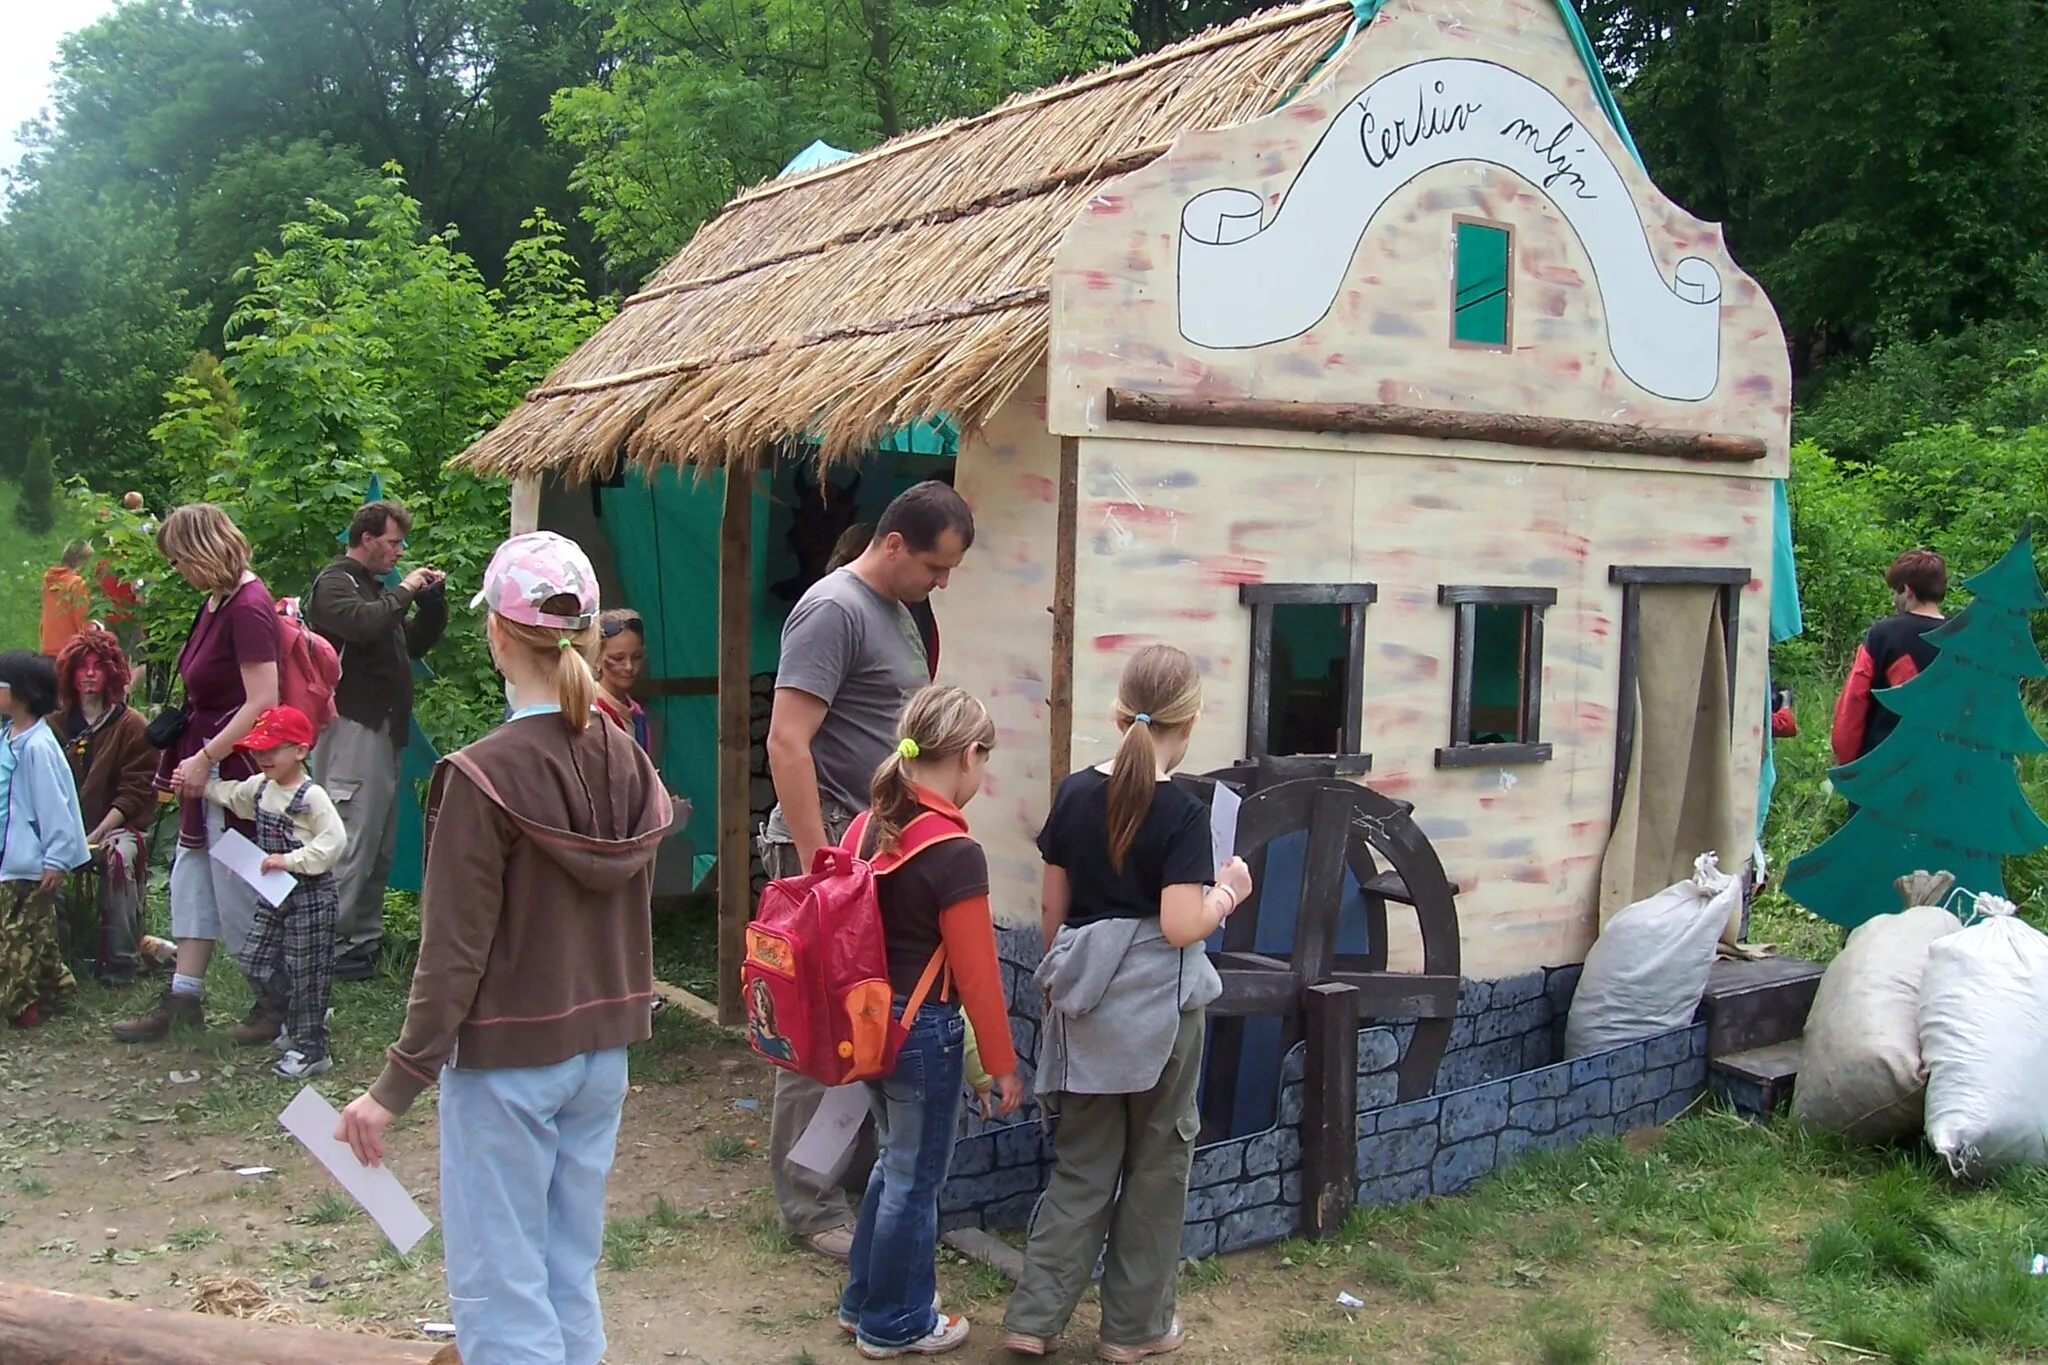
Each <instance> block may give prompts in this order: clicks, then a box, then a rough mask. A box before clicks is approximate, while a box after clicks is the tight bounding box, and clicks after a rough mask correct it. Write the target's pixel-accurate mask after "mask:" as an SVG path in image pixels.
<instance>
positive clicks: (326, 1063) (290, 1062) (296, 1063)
mask: <svg viewBox="0 0 2048 1365" xmlns="http://www.w3.org/2000/svg"><path fill="white" fill-rule="evenodd" d="M270 1069H271V1070H272V1071H274V1072H276V1073H277V1074H278V1075H280V1076H282V1077H284V1078H285V1079H286V1080H288V1081H303V1080H308V1079H310V1078H312V1077H314V1076H325V1075H326V1074H327V1073H328V1072H330V1071H332V1070H334V1058H332V1057H318V1058H315V1059H314V1060H312V1061H310V1062H309V1061H307V1060H306V1054H305V1053H303V1052H300V1051H299V1050H298V1049H297V1048H294V1049H292V1050H291V1051H290V1052H287V1053H285V1054H284V1056H282V1057H280V1058H278V1059H277V1065H276V1066H274V1067H272V1068H270Z"/></svg>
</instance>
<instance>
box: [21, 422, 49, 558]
mask: <svg viewBox="0 0 2048 1365" xmlns="http://www.w3.org/2000/svg"><path fill="white" fill-rule="evenodd" d="M56 499H57V471H56V469H55V468H54V467H53V466H52V465H51V462H50V443H49V442H48V441H47V440H45V439H43V438H42V437H40V436H38V437H36V438H35V439H34V440H33V441H30V442H29V443H28V454H27V456H26V457H25V458H24V459H23V460H22V464H21V496H20V497H19V498H17V499H15V503H14V519H15V520H16V521H17V522H19V523H20V524H21V526H22V528H23V529H24V530H27V531H31V532H33V533H35V534H36V535H44V534H47V533H48V532H49V530H50V529H51V528H52V527H54V526H55V525H56V524H57V506H56Z"/></svg>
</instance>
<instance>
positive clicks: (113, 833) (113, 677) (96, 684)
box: [50, 622, 157, 986]
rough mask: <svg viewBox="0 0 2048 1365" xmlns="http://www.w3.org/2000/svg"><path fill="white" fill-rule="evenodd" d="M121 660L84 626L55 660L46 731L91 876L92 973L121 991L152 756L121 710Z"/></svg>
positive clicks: (134, 925) (138, 920) (145, 853)
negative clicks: (88, 849) (58, 746)
mask: <svg viewBox="0 0 2048 1365" xmlns="http://www.w3.org/2000/svg"><path fill="white" fill-rule="evenodd" d="M128 681H129V671H128V656H127V655H126V654H124V653H123V652H122V650H121V643H120V641H119V640H118V639H116V638H115V636H114V634H113V632H111V631H109V630H108V629H107V628H106V627H105V626H102V625H99V624H98V623H96V622H95V623H94V624H91V625H88V626H87V627H86V628H85V629H84V630H82V631H80V632H79V633H78V634H77V635H74V636H72V637H71V642H70V643H69V644H67V645H66V646H64V650H63V653H61V654H59V655H58V656H57V699H58V709H57V714H55V715H54V716H51V717H50V728H51V729H52V730H53V731H54V732H55V733H56V736H57V738H58V740H59V741H61V742H62V743H63V745H64V753H65V756H66V757H67V758H69V759H70V760H71V778H72V781H74V782H76V783H77V784H78V805H79V810H80V813H81V814H83V815H84V817H85V830H86V835H85V838H86V842H87V843H88V844H90V845H91V846H92V851H93V859H92V860H93V869H94V870H95V871H96V872H97V873H98V874H99V878H98V880H99V887H98V893H97V894H98V897H99V907H98V908H99V925H100V934H99V946H98V949H97V951H96V954H95V957H96V959H97V975H98V977H99V979H100V981H101V983H102V984H104V985H109V986H125V985H127V984H128V983H129V982H130V981H133V980H134V979H135V973H136V970H137V968H138V967H140V965H141V961H142V958H141V944H142V895H143V889H144V887H145V885H146V884H147V882H148V879H149V849H148V844H147V840H148V837H149V822H150V817H151V816H152V815H154V814H155V812H156V791H155V789H154V788H153V787H152V785H151V779H152V778H153V777H155V775H156V764H157V752H156V750H155V749H152V748H151V747H150V745H149V739H148V736H147V733H146V732H147V730H148V728H149V723H148V722H147V721H145V720H144V719H143V718H142V716H141V715H140V714H139V713H138V712H137V711H136V710H135V709H134V708H133V707H131V706H129V705H128Z"/></svg>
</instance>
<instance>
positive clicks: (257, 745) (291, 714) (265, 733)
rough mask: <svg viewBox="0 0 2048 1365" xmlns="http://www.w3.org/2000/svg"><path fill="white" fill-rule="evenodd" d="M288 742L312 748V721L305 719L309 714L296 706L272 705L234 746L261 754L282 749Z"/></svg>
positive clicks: (257, 718) (247, 751)
mask: <svg viewBox="0 0 2048 1365" xmlns="http://www.w3.org/2000/svg"><path fill="white" fill-rule="evenodd" d="M287 744H297V745H300V746H301V747H303V748H307V749H310V748H312V747H313V722H312V721H310V720H307V719H306V713H305V712H304V711H301V710H300V709H299V708H298V707H296V706H273V707H271V708H270V709H269V710H268V711H265V712H264V713H263V714H262V715H260V716H258V717H256V723H255V724H254V725H253V726H251V727H250V728H249V733H248V734H246V735H243V736H242V737H241V738H240V739H238V740H236V741H235V747H236V748H237V749H240V750H242V751H243V752H244V753H251V754H260V753H263V752H264V751H266V750H269V749H281V748H283V747H284V746H285V745H287Z"/></svg>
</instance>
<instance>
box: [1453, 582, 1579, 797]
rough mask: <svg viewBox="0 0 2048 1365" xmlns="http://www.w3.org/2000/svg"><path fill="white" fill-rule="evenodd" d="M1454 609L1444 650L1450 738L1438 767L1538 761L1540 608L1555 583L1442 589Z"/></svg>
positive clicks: (1541, 755)
mask: <svg viewBox="0 0 2048 1365" xmlns="http://www.w3.org/2000/svg"><path fill="white" fill-rule="evenodd" d="M1437 600H1438V601H1439V602H1441V603H1443V604H1444V605H1445V606H1448V607H1451V608H1453V609H1454V610H1455V611H1456V612H1457V624H1456V627H1455V630H1454V635H1453V640H1452V656H1451V727H1450V729H1451V733H1450V743H1449V744H1448V745H1446V746H1445V747H1443V748H1441V749H1438V750H1437V751H1436V764H1437V766H1438V767H1439V768H1457V767H1477V766H1487V767H1492V766H1496V765H1499V764H1503V763H1541V762H1544V761H1545V760H1547V759H1549V757H1550V753H1551V750H1550V746H1549V745H1548V744H1545V743H1543V742H1542V735H1541V731H1542V708H1543V611H1544V608H1546V607H1548V606H1551V605H1553V604H1554V603H1555V602H1556V601H1557V590H1556V589H1555V588H1497V587H1443V588H1439V589H1438V590H1437Z"/></svg>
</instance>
